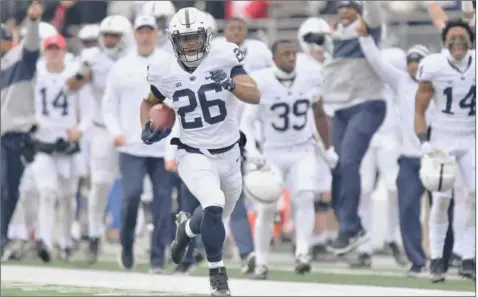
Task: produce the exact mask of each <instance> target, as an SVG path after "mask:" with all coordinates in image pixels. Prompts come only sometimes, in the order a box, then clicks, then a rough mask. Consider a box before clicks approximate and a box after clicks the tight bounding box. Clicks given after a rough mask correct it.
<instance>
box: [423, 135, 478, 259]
mask: <svg viewBox="0 0 478 297" xmlns="http://www.w3.org/2000/svg"><path fill="white" fill-rule="evenodd" d="M430 145H431V147H432V148H437V149H441V150H443V151H445V152H452V154H453V155H455V156H456V159H457V162H458V171H459V175H460V176H461V179H462V181H463V183H464V185H465V187H466V191H465V192H466V194H465V195H463V197H460V196H458V195H455V201H456V204H458V205H459V207H458V209H457V211H458V210H460V209H461V210H462V211H464V213H457V215H458V217H463V218H464V230H462V232H463V233H462V235H459V236H460V237H461V238H462V242H461V243H460V244H461V252H462V259H465V260H468V259H473V258H474V257H475V237H476V234H475V230H476V229H475V215H476V214H475V189H476V184H475V182H476V181H475V170H476V163H475V162H476V160H475V135H474V134H468V135H459V134H457V133H456V132H455V133H451V132H448V133H447V132H442V131H434V130H432V133H431V138H430ZM452 196H453V193H452V190H449V191H446V192H443V193H438V192H434V193H433V194H432V199H433V203H432V207H431V210H430V220H429V229H430V253H431V255H430V256H431V259H437V258H442V257H443V246H444V244H445V238H446V232H447V230H448V207H449V205H450V199H451V197H452ZM455 219H456V217H455ZM458 232H460V231H458Z"/></svg>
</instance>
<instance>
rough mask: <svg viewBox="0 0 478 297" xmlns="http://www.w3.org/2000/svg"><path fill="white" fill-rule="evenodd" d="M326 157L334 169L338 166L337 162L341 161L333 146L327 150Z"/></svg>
mask: <svg viewBox="0 0 478 297" xmlns="http://www.w3.org/2000/svg"><path fill="white" fill-rule="evenodd" d="M324 157H325V161H327V164H329V167H330V168H331V169H334V168H335V166H337V163H338V162H339V156H338V155H337V153H336V152H335V149H334V147H333V146H331V147H329V149H328V150H326V151H325V155H324Z"/></svg>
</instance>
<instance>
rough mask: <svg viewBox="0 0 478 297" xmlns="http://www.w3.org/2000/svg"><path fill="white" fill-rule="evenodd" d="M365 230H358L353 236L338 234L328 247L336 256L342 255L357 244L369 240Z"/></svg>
mask: <svg viewBox="0 0 478 297" xmlns="http://www.w3.org/2000/svg"><path fill="white" fill-rule="evenodd" d="M369 240H370V238H369V237H368V234H367V232H365V230H363V229H362V230H360V231H359V232H358V233H357V235H355V236H352V237H350V236H348V235H345V234H339V236H338V237H337V239H336V240H334V242H332V244H331V245H330V246H328V249H329V250H330V251H331V252H332V253H334V254H335V255H336V256H340V255H344V254H346V253H348V252H350V251H351V250H353V249H355V248H356V247H357V246H359V245H361V244H362V243H365V242H367V241H369Z"/></svg>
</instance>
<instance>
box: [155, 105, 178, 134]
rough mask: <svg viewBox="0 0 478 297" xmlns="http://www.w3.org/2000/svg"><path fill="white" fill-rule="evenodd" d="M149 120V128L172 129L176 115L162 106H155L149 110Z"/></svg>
mask: <svg viewBox="0 0 478 297" xmlns="http://www.w3.org/2000/svg"><path fill="white" fill-rule="evenodd" d="M149 118H150V119H151V128H153V129H156V128H157V127H159V128H161V129H164V128H168V127H169V128H172V127H173V126H174V122H175V121H176V114H175V113H174V110H173V109H171V108H169V107H168V106H166V105H164V104H157V105H155V106H153V108H151V109H150V110H149Z"/></svg>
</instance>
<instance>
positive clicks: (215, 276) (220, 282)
mask: <svg viewBox="0 0 478 297" xmlns="http://www.w3.org/2000/svg"><path fill="white" fill-rule="evenodd" d="M227 280H228V277H227V271H226V267H219V268H213V269H209V284H210V285H211V296H231V291H230V290H229V284H228V283H227Z"/></svg>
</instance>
